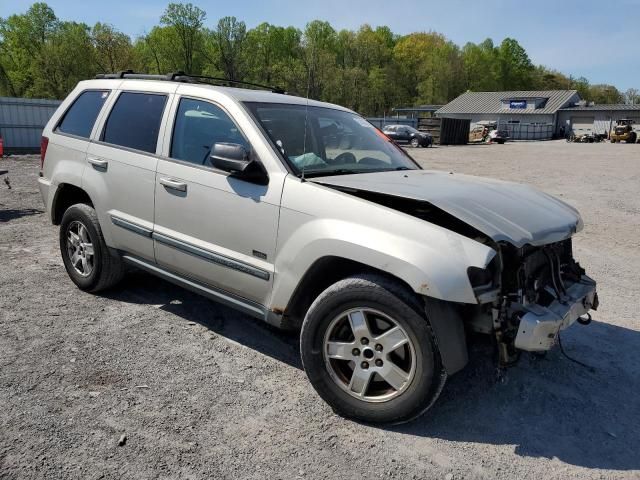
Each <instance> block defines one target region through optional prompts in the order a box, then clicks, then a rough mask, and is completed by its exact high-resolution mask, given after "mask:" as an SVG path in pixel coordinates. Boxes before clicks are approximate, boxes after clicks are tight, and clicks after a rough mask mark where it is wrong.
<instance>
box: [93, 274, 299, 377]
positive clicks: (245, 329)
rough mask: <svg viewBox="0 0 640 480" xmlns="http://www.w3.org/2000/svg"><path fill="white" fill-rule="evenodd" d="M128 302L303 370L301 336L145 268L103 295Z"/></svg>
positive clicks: (130, 275)
mask: <svg viewBox="0 0 640 480" xmlns="http://www.w3.org/2000/svg"><path fill="white" fill-rule="evenodd" d="M102 295H103V296H104V297H107V298H111V299H113V300H118V301H121V302H126V303H136V304H149V305H156V306H158V308H159V309H161V310H164V311H167V312H170V313H173V314H174V315H177V316H178V317H181V318H183V319H185V320H187V321H190V322H196V323H199V324H200V325H202V326H204V327H206V328H208V329H209V330H210V331H211V332H213V333H215V334H217V335H221V336H223V337H225V338H227V339H229V340H231V341H233V342H237V343H240V344H242V345H244V346H246V347H249V348H251V349H253V350H256V351H257V352H260V353H262V354H264V355H268V356H270V357H272V358H274V359H276V360H279V361H281V362H284V363H286V364H288V365H290V366H292V367H295V368H298V369H302V362H301V360H300V347H299V338H298V334H297V333H296V332H285V331H281V330H278V329H276V328H274V327H272V326H271V325H269V324H267V323H265V322H263V321H261V320H258V319H254V318H252V317H250V316H248V315H245V314H243V313H240V312H237V311H235V310H233V309H231V308H229V307H226V306H224V305H221V304H219V303H216V302H213V301H211V300H208V299H207V298H204V297H202V296H200V295H198V294H196V293H193V292H191V291H189V290H185V289H184V288H181V287H178V286H176V285H173V284H172V283H169V282H166V281H164V280H162V279H159V278H157V277H155V276H152V275H150V274H147V273H145V272H142V271H133V272H130V273H129V274H127V276H126V277H125V279H124V280H123V282H122V284H121V285H119V286H118V287H116V288H114V289H112V290H110V291H108V292H105V293H104V294H102Z"/></svg>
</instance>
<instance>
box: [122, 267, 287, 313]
mask: <svg viewBox="0 0 640 480" xmlns="http://www.w3.org/2000/svg"><path fill="white" fill-rule="evenodd" d="M122 259H123V260H124V261H126V262H127V263H129V264H131V265H133V266H135V267H138V268H140V269H142V270H145V271H146V272H149V273H151V274H152V275H156V276H158V277H160V278H162V279H164V280H166V281H168V282H171V283H173V284H175V285H178V286H180V287H183V288H186V289H187V290H191V291H192V292H195V293H198V294H200V295H202V296H204V297H207V298H208V299H210V300H213V301H214V302H218V303H222V304H223V305H226V306H228V307H231V308H233V309H235V310H238V311H240V312H243V313H246V314H247V315H250V316H252V317H255V318H259V319H260V320H264V321H266V322H268V323H272V324H273V323H275V321H276V319H275V318H274V313H273V312H270V311H269V310H268V309H267V308H265V307H264V306H262V305H260V304H257V303H254V302H250V301H248V300H244V299H242V298H239V297H237V296H235V295H232V294H230V293H227V292H223V291H221V290H218V289H215V288H213V287H210V286H205V285H202V284H201V283H198V282H195V281H193V280H190V279H187V278H184V277H181V276H179V275H176V274H175V273H171V272H169V271H167V270H164V269H163V268H160V267H159V266H157V265H154V264H152V263H148V262H146V261H144V260H141V259H139V258H136V257H132V256H130V255H123V256H122Z"/></svg>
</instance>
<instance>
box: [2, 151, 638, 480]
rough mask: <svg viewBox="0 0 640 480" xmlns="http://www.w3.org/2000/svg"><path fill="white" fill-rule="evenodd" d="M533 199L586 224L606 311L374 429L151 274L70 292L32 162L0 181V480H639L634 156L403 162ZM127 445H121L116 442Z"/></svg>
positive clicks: (452, 156) (536, 154)
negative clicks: (491, 182)
mask: <svg viewBox="0 0 640 480" xmlns="http://www.w3.org/2000/svg"><path fill="white" fill-rule="evenodd" d="M411 152H412V153H413V154H414V155H415V157H416V158H418V159H420V161H421V162H422V163H423V164H424V165H425V166H432V167H434V168H439V169H445V170H452V171H456V172H463V173H471V174H481V175H488V176H494V177H498V178H502V179H507V180H517V181H523V182H528V183H532V184H534V185H536V186H538V187H539V188H541V189H543V190H545V191H547V192H549V193H551V194H555V195H558V196H560V197H562V198H563V199H565V200H566V201H568V202H569V203H571V204H573V205H575V206H576V207H578V208H579V209H580V211H581V212H582V214H583V216H584V220H585V224H586V227H585V230H584V231H583V232H582V233H581V234H580V235H579V236H578V237H577V238H576V240H575V250H576V255H577V256H578V258H579V259H580V260H581V263H582V264H583V265H584V266H585V267H586V268H587V271H588V272H589V273H590V274H591V275H592V276H593V277H595V278H596V279H597V280H598V282H599V293H600V299H601V308H600V310H599V311H598V312H597V313H596V314H595V316H594V322H593V323H592V324H591V325H590V326H588V327H582V326H578V325H576V326H574V327H572V328H571V329H569V330H568V331H566V332H565V333H564V335H563V340H564V341H563V344H564V346H565V350H566V351H567V352H568V353H569V354H570V355H572V356H573V357H576V358H578V359H580V360H582V361H584V362H586V363H588V364H590V365H592V366H594V367H595V371H593V372H592V371H589V370H588V369H586V368H583V367H581V366H579V365H577V364H575V363H572V362H570V361H569V360H567V359H566V358H565V357H563V356H562V355H561V354H560V352H559V351H558V350H557V349H556V350H554V351H552V352H550V353H549V355H547V356H546V357H545V358H544V359H533V358H530V357H528V356H525V355H523V357H522V361H521V362H520V363H519V364H518V365H517V366H516V367H513V368H511V369H509V370H508V371H507V374H506V377H505V378H504V379H502V380H498V379H497V377H496V375H495V371H494V367H493V364H492V359H491V354H490V351H489V350H488V349H487V347H486V345H482V344H479V345H478V346H476V347H474V348H473V351H472V355H471V363H470V365H469V366H468V367H467V368H466V369H465V370H464V371H462V372H461V373H459V374H458V375H456V376H454V377H453V378H451V379H450V381H449V383H448V384H447V386H446V387H445V390H444V392H443V395H442V396H441V398H440V400H439V402H438V403H437V404H436V406H435V407H434V408H433V410H432V411H431V412H430V414H429V415H427V416H426V417H423V418H421V419H419V420H417V421H414V422H412V423H410V424H408V425H403V426H400V427H392V428H378V427H372V426H367V425H362V424H358V423H354V422H352V421H348V420H344V419H342V418H340V417H338V416H336V415H335V414H333V413H332V411H331V409H330V408H329V407H328V406H327V405H325V404H324V403H323V402H322V401H321V400H320V399H319V398H318V397H317V396H316V394H315V393H314V391H313V390H312V389H311V387H310V386H309V384H308V383H307V380H306V377H305V375H304V372H303V371H302V370H301V365H300V360H299V351H298V347H297V339H296V336H295V335H293V334H281V333H280V332H277V331H275V330H272V329H271V328H269V327H268V326H266V325H263V324H260V323H258V322H256V321H254V320H252V319H250V318H247V317H245V316H243V315H241V314H238V313H235V312H233V311H231V310H229V309H227V308H224V307H221V306H218V305H216V304H214V303H212V302H209V301H208V300H205V299H203V298H200V297H198V296H196V295H194V294H192V293H189V292H187V291H185V290H182V289H180V288H177V287H175V286H172V285H170V284H167V283H165V282H163V281H161V280H158V279H156V278H153V277H151V276H148V275H146V274H143V273H132V274H130V275H129V276H128V277H127V279H126V280H125V282H124V284H123V285H122V286H121V287H119V288H117V289H115V290H113V291H111V292H109V293H107V294H105V295H101V296H94V295H91V294H87V293H83V292H81V291H79V290H77V289H76V288H75V287H74V286H73V284H72V283H71V281H70V280H69V279H68V277H67V275H66V273H65V271H64V268H63V265H62V261H61V259H60V256H59V253H58V249H57V233H58V231H57V228H56V227H53V226H52V225H50V224H49V223H48V222H47V218H46V215H45V214H43V204H42V201H41V199H40V195H39V193H38V191H37V187H36V180H37V172H38V160H37V159H36V158H35V157H13V158H11V159H8V160H7V159H3V160H2V161H0V165H5V168H8V169H9V170H10V172H11V174H10V175H11V179H12V182H13V189H12V190H8V189H6V188H5V187H4V185H2V184H0V332H1V335H0V406H1V408H0V477H1V478H8V479H13V478H16V479H18V478H20V479H29V478H48V479H49V478H56V479H58V478H65V479H66V478H82V479H98V478H105V479H107V478H163V479H164V478H166V479H169V478H171V479H175V478H193V479H195V478H233V479H235V478H255V479H259V478H273V479H275V478H282V479H293V478H319V479H320V478H330V477H334V478H356V479H357V478H387V477H388V478H403V479H404V478H420V479H422V478H443V479H447V480H450V479H459V478H487V479H493V478H504V479H513V478H521V479H537V478H563V479H565V478H640V451H639V447H638V445H640V402H639V401H638V394H639V393H640V374H639V373H638V372H640V361H639V360H638V352H640V322H639V321H638V318H637V316H636V312H635V310H636V309H637V308H638V306H639V302H638V298H639V297H640V282H639V281H638V278H639V276H638V271H640V195H639V193H640V148H636V147H635V146H626V145H610V144H597V145H579V144H566V143H565V142H543V143H510V144H507V145H504V146H500V145H493V146H485V145H482V146H468V147H440V148H432V149H419V150H412V151H411ZM123 435H124V436H125V438H124V440H125V441H124V445H121V446H119V440H120V439H123V437H122V436H123Z"/></svg>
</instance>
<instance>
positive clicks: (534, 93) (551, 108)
mask: <svg viewBox="0 0 640 480" xmlns="http://www.w3.org/2000/svg"><path fill="white" fill-rule="evenodd" d="M540 98H546V99H548V100H547V104H546V105H545V106H544V108H536V109H534V108H524V109H522V108H517V109H516V108H502V101H503V100H507V99H508V100H525V99H540ZM579 98H580V97H579V96H578V92H577V91H576V90H521V91H512V92H465V93H463V94H462V95H460V96H459V97H458V98H456V99H454V100H452V101H451V102H449V103H448V104H447V105H445V106H444V107H442V108H441V109H439V110H438V111H436V114H437V115H439V116H442V115H443V114H447V113H469V114H473V113H518V114H550V113H556V112H557V111H558V110H559V109H561V108H562V107H565V106H567V105H568V104H569V102H571V101H576V100H577V99H579Z"/></svg>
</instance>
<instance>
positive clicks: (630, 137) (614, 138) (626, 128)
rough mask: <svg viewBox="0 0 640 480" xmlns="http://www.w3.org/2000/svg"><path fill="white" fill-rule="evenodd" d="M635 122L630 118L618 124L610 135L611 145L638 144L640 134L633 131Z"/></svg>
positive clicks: (619, 121)
mask: <svg viewBox="0 0 640 480" xmlns="http://www.w3.org/2000/svg"><path fill="white" fill-rule="evenodd" d="M634 123H635V122H634V121H633V120H631V119H628V118H623V119H621V120H618V121H617V122H616V126H615V127H614V128H612V129H611V133H610V134H609V140H611V143H616V142H627V143H636V140H637V139H638V134H637V133H636V132H634V131H633V124H634Z"/></svg>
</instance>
